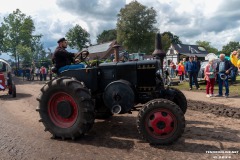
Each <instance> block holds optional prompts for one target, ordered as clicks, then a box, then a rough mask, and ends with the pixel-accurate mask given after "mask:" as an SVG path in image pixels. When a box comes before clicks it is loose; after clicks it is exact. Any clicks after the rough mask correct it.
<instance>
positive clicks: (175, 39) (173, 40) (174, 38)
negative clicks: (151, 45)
mask: <svg viewBox="0 0 240 160" xmlns="http://www.w3.org/2000/svg"><path fill="white" fill-rule="evenodd" d="M165 35H167V36H168V38H169V39H170V41H171V43H175V44H182V41H181V40H180V39H179V37H178V36H177V35H174V34H173V33H171V32H169V31H168V32H163V33H162V36H165Z"/></svg>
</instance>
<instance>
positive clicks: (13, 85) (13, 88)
mask: <svg viewBox="0 0 240 160" xmlns="http://www.w3.org/2000/svg"><path fill="white" fill-rule="evenodd" d="M16 90H17V89H16V85H15V84H12V97H13V98H15V97H16V96H17V91H16Z"/></svg>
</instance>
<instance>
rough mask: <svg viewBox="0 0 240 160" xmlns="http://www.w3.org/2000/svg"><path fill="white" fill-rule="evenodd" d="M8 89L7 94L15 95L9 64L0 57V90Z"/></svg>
mask: <svg viewBox="0 0 240 160" xmlns="http://www.w3.org/2000/svg"><path fill="white" fill-rule="evenodd" d="M6 89H8V94H9V95H11V96H12V97H16V86H15V84H14V82H13V80H12V73H11V66H10V65H9V63H8V62H7V61H5V60H4V59H1V58H0V91H5V90H6Z"/></svg>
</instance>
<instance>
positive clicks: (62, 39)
mask: <svg viewBox="0 0 240 160" xmlns="http://www.w3.org/2000/svg"><path fill="white" fill-rule="evenodd" d="M63 41H66V39H65V38H64V37H63V38H60V39H59V40H58V41H57V43H60V42H63Z"/></svg>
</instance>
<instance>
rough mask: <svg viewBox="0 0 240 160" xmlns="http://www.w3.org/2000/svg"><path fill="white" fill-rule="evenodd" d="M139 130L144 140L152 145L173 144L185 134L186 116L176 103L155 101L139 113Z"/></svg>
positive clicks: (162, 100) (163, 100)
mask: <svg viewBox="0 0 240 160" xmlns="http://www.w3.org/2000/svg"><path fill="white" fill-rule="evenodd" d="M137 128H138V131H139V133H140V134H141V136H142V138H143V139H145V140H146V141H148V142H149V143H150V144H160V145H167V144H171V143H173V142H175V141H176V140H178V139H179V138H180V137H181V135H182V134H183V132H184V128H185V118H184V114H183V112H182V111H181V109H180V108H179V107H178V106H177V105H176V104H175V103H173V102H171V101H169V100H166V99H155V100H152V101H149V102H148V103H146V104H145V105H144V106H143V108H142V109H141V110H140V111H139V114H138V119H137Z"/></svg>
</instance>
